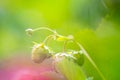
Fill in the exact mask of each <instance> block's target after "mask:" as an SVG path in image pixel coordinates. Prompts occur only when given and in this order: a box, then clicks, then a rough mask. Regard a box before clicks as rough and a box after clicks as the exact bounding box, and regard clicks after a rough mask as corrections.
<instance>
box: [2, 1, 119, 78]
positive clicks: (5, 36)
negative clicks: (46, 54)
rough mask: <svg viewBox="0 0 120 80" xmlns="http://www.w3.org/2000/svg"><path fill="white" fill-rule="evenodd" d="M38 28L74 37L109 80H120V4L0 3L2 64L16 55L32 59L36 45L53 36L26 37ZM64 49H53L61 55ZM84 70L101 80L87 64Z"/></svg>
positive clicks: (58, 47)
mask: <svg viewBox="0 0 120 80" xmlns="http://www.w3.org/2000/svg"><path fill="white" fill-rule="evenodd" d="M38 27H49V28H52V29H54V30H56V31H57V32H58V33H60V34H62V35H66V36H67V35H69V34H72V35H74V36H75V39H76V40H77V41H78V42H80V43H81V44H82V45H83V46H84V48H85V49H86V50H87V51H88V53H89V54H90V56H91V57H92V59H93V60H94V61H95V63H96V64H97V66H98V67H99V69H100V70H101V72H102V73H103V75H104V76H105V77H106V80H119V79H120V76H119V75H120V69H119V68H120V64H119V62H120V58H119V56H120V51H119V50H120V0H0V61H2V59H7V58H9V57H12V56H13V55H15V54H27V55H28V56H30V51H31V47H32V45H33V44H32V41H36V42H41V41H42V40H43V39H44V38H45V37H46V36H47V35H48V34H49V32H46V31H41V32H36V33H35V34H33V37H28V36H27V35H26V33H25V29H27V28H38ZM61 45H62V43H57V42H52V44H51V45H50V46H51V48H52V49H53V50H55V51H61V48H62V47H61ZM70 48H72V49H77V47H76V46H75V45H74V46H73V47H70ZM84 67H85V68H86V70H87V72H88V74H89V75H91V76H92V75H95V76H96V77H95V80H101V79H99V77H97V74H96V73H95V71H94V69H93V67H92V66H91V65H90V64H89V63H87V61H86V63H85V65H84Z"/></svg>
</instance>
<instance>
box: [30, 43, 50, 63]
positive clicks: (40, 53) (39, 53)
mask: <svg viewBox="0 0 120 80" xmlns="http://www.w3.org/2000/svg"><path fill="white" fill-rule="evenodd" d="M51 56H52V55H51V53H50V52H49V49H48V47H47V46H45V45H44V44H36V45H34V47H33V49H32V60H33V61H34V62H35V63H42V62H43V61H44V60H45V59H48V58H50V57H51Z"/></svg>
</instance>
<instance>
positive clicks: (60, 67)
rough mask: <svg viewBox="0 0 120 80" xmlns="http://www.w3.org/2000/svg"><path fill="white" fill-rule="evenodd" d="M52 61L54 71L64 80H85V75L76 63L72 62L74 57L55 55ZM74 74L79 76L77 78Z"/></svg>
mask: <svg viewBox="0 0 120 80" xmlns="http://www.w3.org/2000/svg"><path fill="white" fill-rule="evenodd" d="M53 59H54V69H55V70H56V72H58V73H60V74H62V75H64V77H65V78H66V80H85V74H84V73H83V72H82V70H81V69H80V67H79V66H78V65H75V64H76V62H74V57H73V56H72V55H71V54H68V53H66V52H64V53H57V54H55V56H54V57H53ZM76 70H77V71H76ZM76 74H79V76H78V75H76Z"/></svg>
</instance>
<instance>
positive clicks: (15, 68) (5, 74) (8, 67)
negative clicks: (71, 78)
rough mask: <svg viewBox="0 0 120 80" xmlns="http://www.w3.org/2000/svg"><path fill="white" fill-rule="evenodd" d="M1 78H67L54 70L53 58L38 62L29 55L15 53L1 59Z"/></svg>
mask: <svg viewBox="0 0 120 80" xmlns="http://www.w3.org/2000/svg"><path fill="white" fill-rule="evenodd" d="M0 80H65V78H64V77H63V76H62V75H60V74H58V73H56V72H55V71H54V69H53V66H52V59H47V60H45V61H44V62H43V63H41V64H36V63H33V62H32V61H31V59H30V57H29V56H26V55H17V56H16V55H15V56H14V57H11V58H9V59H8V58H7V59H4V60H2V61H1V63H0Z"/></svg>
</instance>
